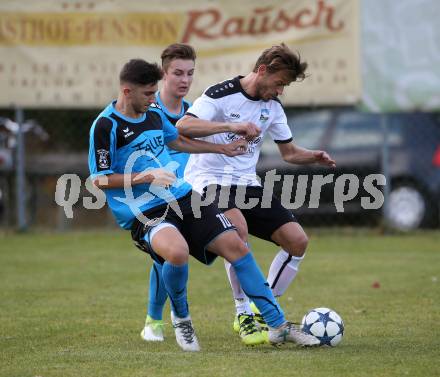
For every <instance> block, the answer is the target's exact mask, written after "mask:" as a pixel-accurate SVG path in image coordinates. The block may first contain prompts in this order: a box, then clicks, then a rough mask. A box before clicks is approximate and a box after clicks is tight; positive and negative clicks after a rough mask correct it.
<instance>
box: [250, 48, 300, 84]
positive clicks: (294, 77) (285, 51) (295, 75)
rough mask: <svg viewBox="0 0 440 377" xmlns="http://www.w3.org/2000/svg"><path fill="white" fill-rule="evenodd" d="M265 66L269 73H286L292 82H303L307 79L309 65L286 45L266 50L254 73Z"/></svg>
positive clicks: (259, 59) (256, 64)
mask: <svg viewBox="0 0 440 377" xmlns="http://www.w3.org/2000/svg"><path fill="white" fill-rule="evenodd" d="M263 64H264V65H265V66H266V67H267V71H268V72H269V73H275V72H279V71H286V72H287V73H288V75H289V78H290V80H291V81H301V80H304V78H305V77H306V74H305V72H306V69H307V63H306V62H301V56H300V55H299V53H294V52H293V51H292V50H290V48H289V47H287V46H286V45H285V44H284V43H281V45H278V46H272V47H271V48H268V49H266V50H264V51H263V53H262V54H261V55H260V57H259V58H258V60H257V62H256V63H255V67H254V72H257V70H258V67H260V65H263Z"/></svg>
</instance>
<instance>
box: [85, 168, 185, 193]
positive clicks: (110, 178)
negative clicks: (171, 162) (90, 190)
mask: <svg viewBox="0 0 440 377" xmlns="http://www.w3.org/2000/svg"><path fill="white" fill-rule="evenodd" d="M175 180H176V176H175V175H174V173H172V172H170V171H169V170H166V169H161V168H158V169H150V170H147V171H144V172H141V173H131V174H107V175H102V176H99V177H96V178H95V179H94V180H93V184H94V185H95V186H96V187H98V188H100V189H111V188H121V187H125V186H124V185H126V184H127V183H129V185H130V186H135V185H140V184H144V183H151V184H153V185H156V186H161V187H168V186H169V185H171V184H172V183H173V182H174V181H175Z"/></svg>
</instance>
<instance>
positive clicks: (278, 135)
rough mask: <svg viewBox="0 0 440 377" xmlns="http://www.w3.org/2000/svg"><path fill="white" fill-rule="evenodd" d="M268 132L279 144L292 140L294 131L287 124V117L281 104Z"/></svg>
mask: <svg viewBox="0 0 440 377" xmlns="http://www.w3.org/2000/svg"><path fill="white" fill-rule="evenodd" d="M268 133H269V135H270V137H271V138H272V140H273V141H274V142H275V143H277V144H283V143H290V142H291V141H292V131H291V130H290V127H289V125H288V124H287V117H286V114H285V112H284V110H283V108H282V106H281V105H278V108H277V113H276V115H275V118H274V120H273V122H272V123H271V125H270V127H269V128H268Z"/></svg>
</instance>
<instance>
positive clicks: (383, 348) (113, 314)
mask: <svg viewBox="0 0 440 377" xmlns="http://www.w3.org/2000/svg"><path fill="white" fill-rule="evenodd" d="M252 245H253V249H254V253H255V255H256V258H257V260H258V261H259V263H260V265H261V266H262V269H263V271H267V269H268V267H269V263H270V261H271V259H272V257H273V255H274V252H275V251H276V247H275V246H274V245H271V244H269V243H265V242H262V241H258V240H256V239H252ZM439 245H440V233H439V232H423V233H417V234H413V235H390V236H383V235H379V234H375V233H373V232H371V231H365V232H363V231H356V232H355V233H354V234H352V233H349V232H340V233H338V231H336V232H316V231H315V232H311V240H310V244H309V250H308V252H307V256H306V259H305V261H304V262H303V264H302V266H301V271H300V273H299V275H298V277H297V279H296V280H295V282H294V284H293V285H292V286H291V287H290V289H289V290H288V292H287V293H286V295H285V296H284V297H283V298H282V299H281V305H282V307H283V308H284V311H285V312H286V315H287V317H288V318H289V319H291V320H294V321H299V320H300V319H301V317H302V316H303V315H304V314H305V313H306V312H307V311H308V310H309V309H311V308H314V307H320V306H327V307H330V308H332V309H334V310H336V311H337V312H338V313H339V314H340V315H341V316H342V318H343V319H344V321H345V326H346V328H345V331H346V332H345V336H344V339H343V341H342V343H341V344H340V345H339V346H338V347H335V348H318V349H301V348H297V347H295V346H293V345H285V346H283V347H282V348H279V349H277V348H274V347H272V346H270V345H264V346H260V347H255V348H246V347H245V346H244V345H242V344H241V342H240V339H239V338H238V336H237V335H235V334H233V332H232V319H233V311H234V308H233V302H232V299H231V294H230V289H229V285H228V282H227V280H226V275H225V272H224V268H223V263H222V261H221V260H217V261H216V262H215V264H214V265H213V266H211V267H205V266H203V265H201V264H199V263H198V262H196V261H195V260H193V259H191V262H190V282H189V301H190V309H191V313H192V317H193V321H194V325H195V328H196V331H197V334H198V337H199V341H200V343H201V347H202V351H201V352H200V353H196V354H188V353H184V352H182V351H181V350H180V348H179V347H178V346H177V344H176V342H175V339H174V333H173V330H172V327H171V325H170V320H169V306H167V307H166V311H165V322H166V331H165V335H166V340H165V342H163V343H159V344H153V343H146V342H143V341H142V340H141V338H140V336H139V332H140V330H141V328H142V326H143V321H144V318H145V303H146V296H147V269H149V266H150V265H151V261H150V259H149V258H147V256H146V255H144V254H142V253H141V252H140V251H138V250H137V249H135V248H134V246H132V244H131V241H130V237H129V233H128V232H122V231H114V232H107V233H106V232H84V233H67V234H49V233H46V234H37V233H33V234H26V235H13V234H12V235H11V234H3V235H0V272H1V273H0V316H1V318H0V329H1V331H0V376H1V377H6V376H7V377H9V376H14V377H15V376H17V377H26V376H29V377H32V376H43V377H49V376H63V377H66V376H75V377H76V376H91V377H95V376H107V377H109V376H118V377H123V376H130V377H136V376H148V377H150V376H151V377H155V376H161V377H166V376H173V377H179V376H197V377H203V376H209V377H216V376H221V377H228V376H234V377H237V376H246V377H247V376H250V377H259V376H261V377H267V376H276V377H279V376H286V377H287V376H288V377H293V376H302V377H306V376H323V377H324V376H325V377H329V376H368V377H377V376H411V377H414V376H423V377H426V376H439V375H440V246H439ZM374 283H378V284H374ZM373 285H374V286H376V288H375V287H373ZM378 285H379V287H377V286H378Z"/></svg>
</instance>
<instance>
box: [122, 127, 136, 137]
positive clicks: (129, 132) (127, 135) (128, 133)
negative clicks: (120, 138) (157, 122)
mask: <svg viewBox="0 0 440 377" xmlns="http://www.w3.org/2000/svg"><path fill="white" fill-rule="evenodd" d="M122 131H123V132H124V138H127V137H130V136H131V135H133V134H134V132H133V131H130V129H129V128H128V127H127V128H123V129H122Z"/></svg>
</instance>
